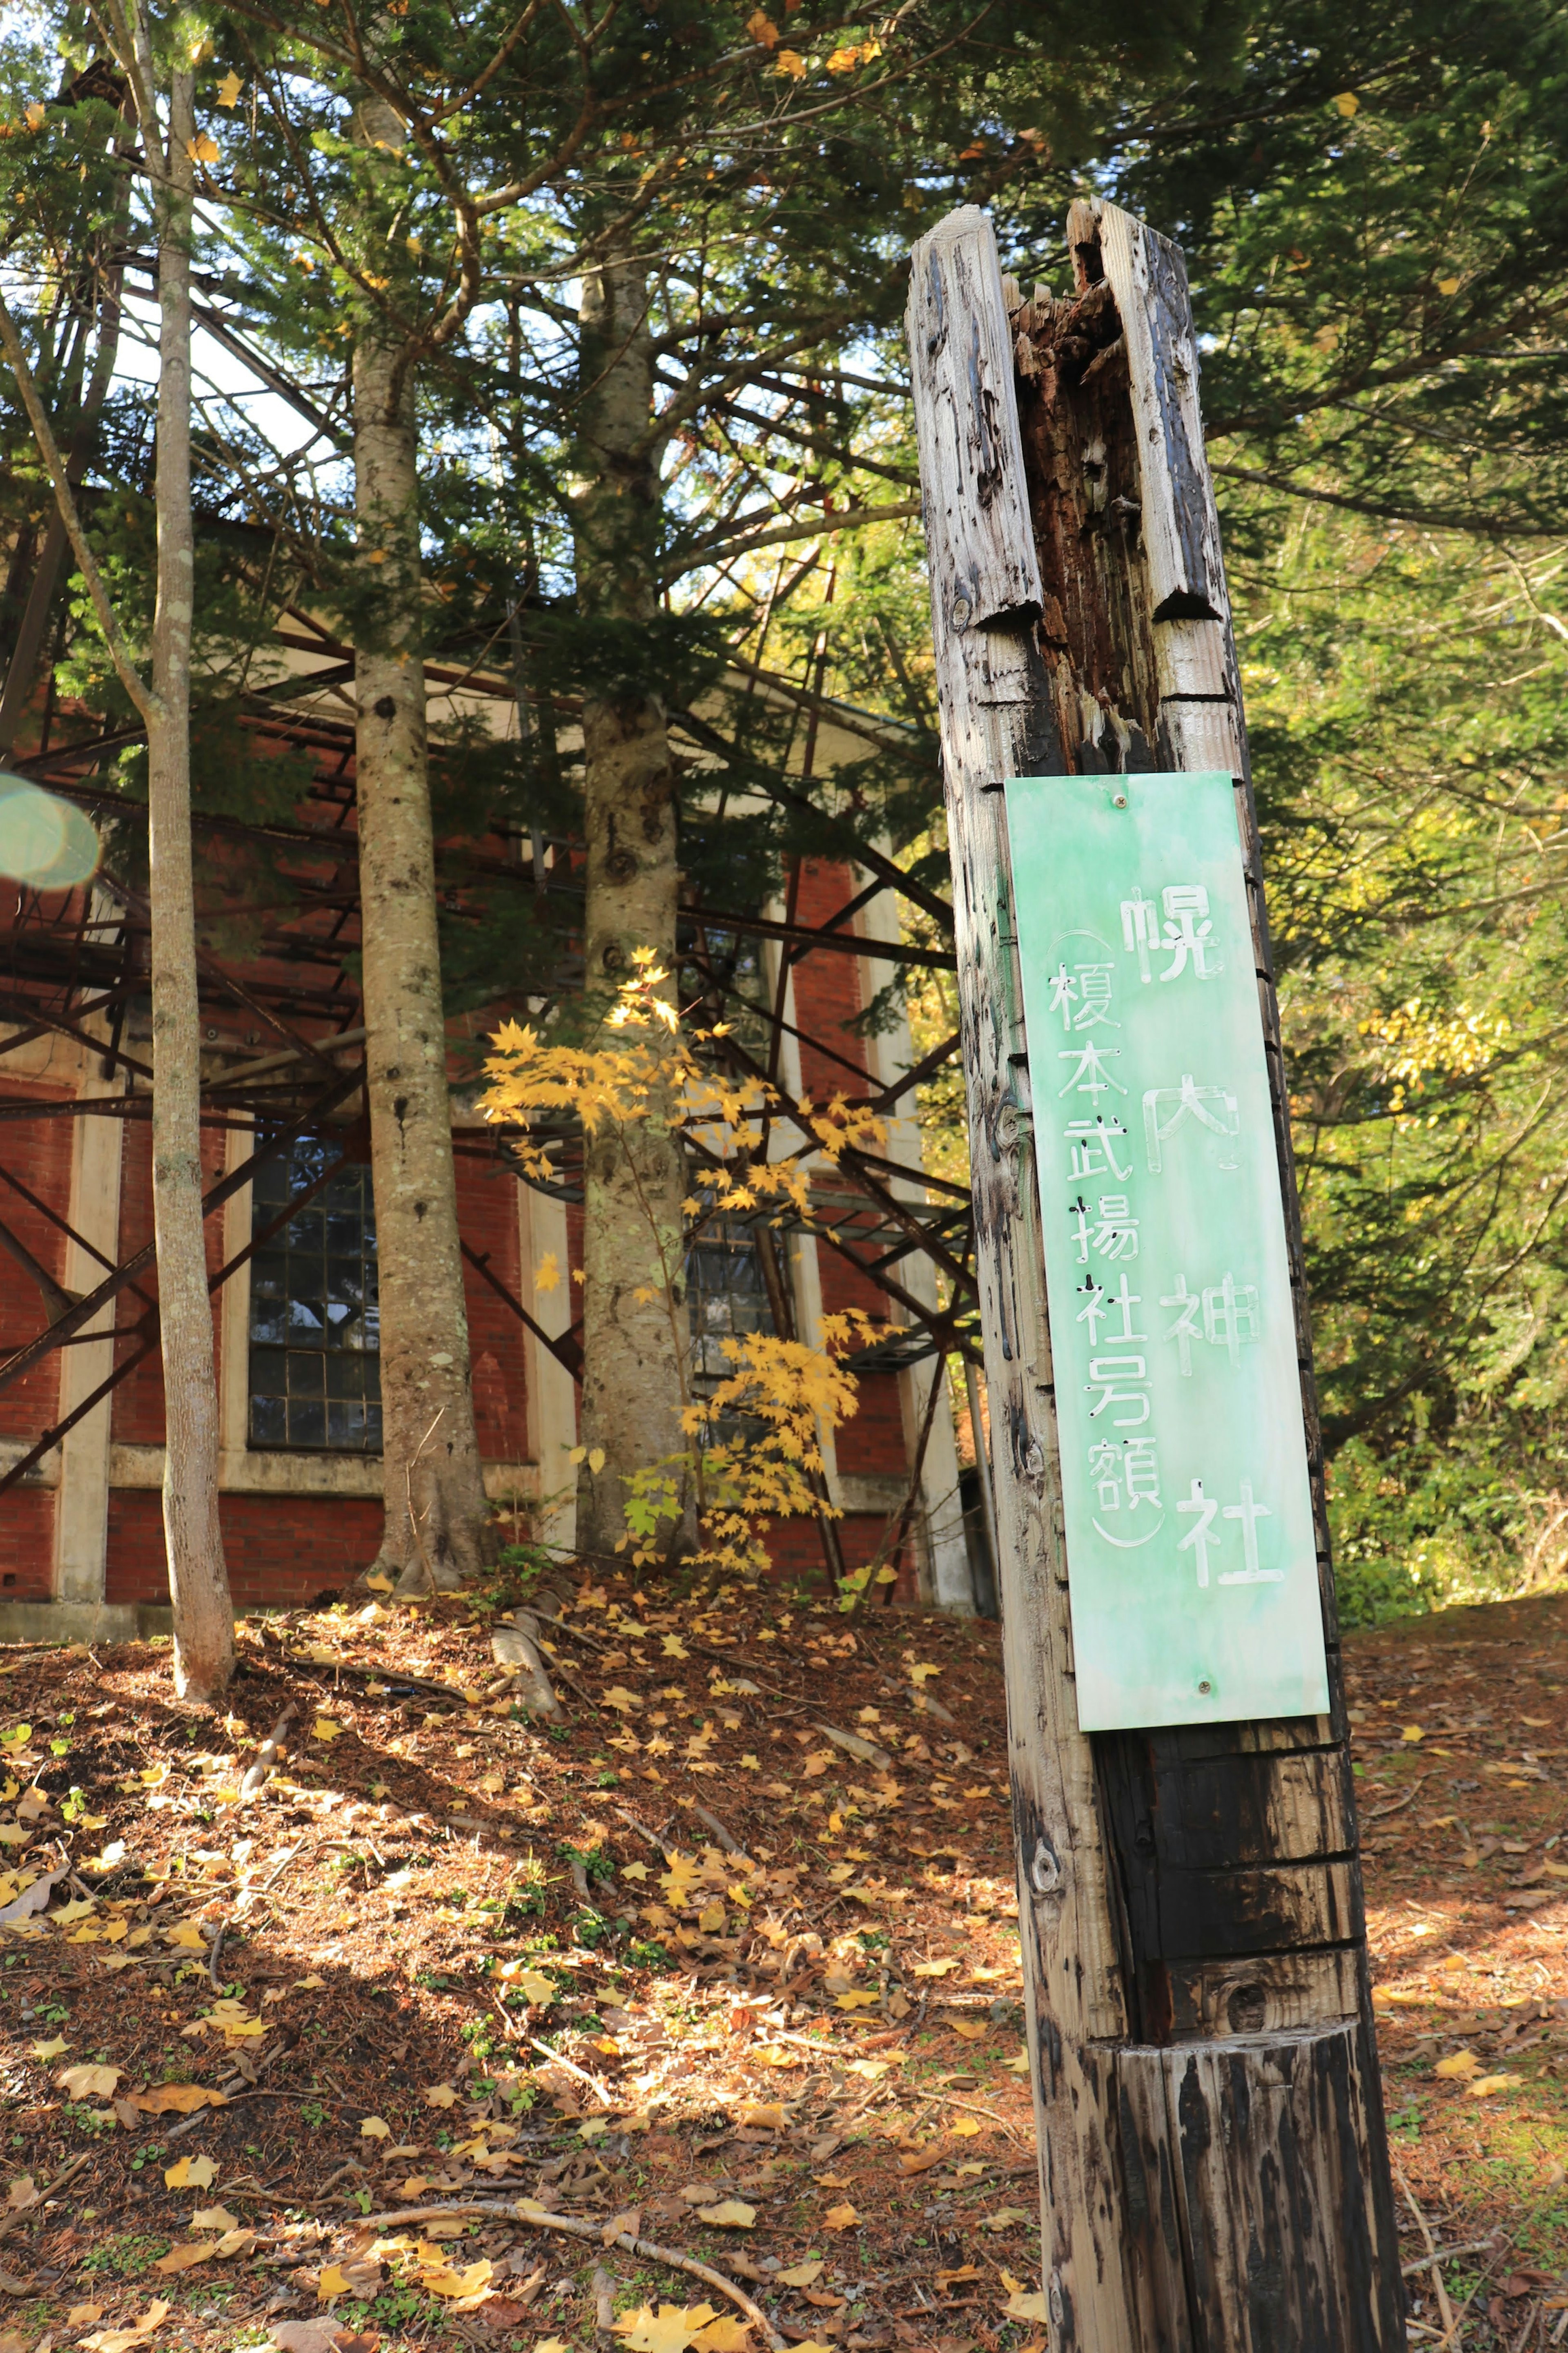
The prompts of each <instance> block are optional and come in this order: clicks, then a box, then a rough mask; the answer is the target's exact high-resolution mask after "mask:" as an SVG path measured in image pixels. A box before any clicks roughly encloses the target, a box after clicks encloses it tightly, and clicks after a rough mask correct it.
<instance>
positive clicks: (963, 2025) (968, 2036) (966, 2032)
mask: <svg viewBox="0 0 1568 2353" xmlns="http://www.w3.org/2000/svg"><path fill="white" fill-rule="evenodd" d="M950 2023H951V2025H952V2031H953V2032H954V2033H955V2034H956V2035H959V2036H961V2037H962V2039H963V2041H964V2042H979V2041H980V2040H981V2038H982V2036H984V2035H985V2034H987V2033H989V2031H990V2029H989V2028H988V2027H984V2026H982V2025H980V2024H978V2023H977V2022H976V2021H974V2020H973V2019H967V2018H955V2019H952V2021H950Z"/></svg>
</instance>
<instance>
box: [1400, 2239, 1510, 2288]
mask: <svg viewBox="0 0 1568 2353" xmlns="http://www.w3.org/2000/svg"><path fill="white" fill-rule="evenodd" d="M1496 2236H1497V2233H1496V2232H1495V2231H1494V2232H1491V2233H1489V2236H1488V2237H1486V2238H1484V2239H1467V2240H1466V2241H1465V2242H1464V2244H1463V2246H1459V2247H1439V2248H1438V2249H1437V2251H1436V2255H1429V2254H1428V2255H1417V2256H1416V2258H1415V2262H1414V2263H1401V2264H1400V2266H1399V2276H1400V2277H1401V2279H1408V2278H1409V2277H1410V2276H1411V2274H1412V2273H1413V2272H1424V2271H1427V2270H1429V2269H1430V2268H1431V2266H1432V2264H1433V2263H1434V2262H1436V2263H1457V2262H1458V2258H1459V2257H1460V2256H1461V2255H1484V2254H1485V2253H1486V2251H1487V2249H1488V2248H1489V2246H1490V2245H1491V2244H1492V2242H1493V2240H1494V2239H1495V2238H1496Z"/></svg>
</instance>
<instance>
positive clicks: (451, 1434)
mask: <svg viewBox="0 0 1568 2353" xmlns="http://www.w3.org/2000/svg"><path fill="white" fill-rule="evenodd" d="M391 129H392V131H393V133H394V139H393V140H389V142H388V143H395V142H396V141H400V140H401V136H402V132H401V127H400V126H397V125H395V123H394V124H391ZM405 361H406V354H405V353H404V352H403V350H402V349H401V346H400V345H399V344H398V343H394V342H393V341H392V340H391V339H389V338H388V337H386V336H383V335H380V334H378V333H377V332H375V331H374V330H370V331H367V332H365V333H363V334H362V335H361V337H360V340H359V343H358V346H357V348H356V350H355V353H354V370H353V385H354V504H355V511H356V512H357V514H358V517H359V532H360V540H359V561H360V565H361V569H362V574H363V579H364V582H365V586H366V604H367V607H369V609H370V611H371V614H372V618H371V620H370V622H369V624H368V625H367V626H366V627H364V628H363V629H362V636H363V637H368V638H369V639H370V640H371V642H370V643H369V644H368V645H364V644H362V645H361V646H360V647H359V649H357V651H356V654H355V662H354V679H355V691H356V699H357V705H358V709H357V715H356V720H355V733H354V744H355V757H356V763H357V769H358V796H359V849H360V892H361V904H362V906H363V925H364V939H363V986H364V1019H365V1031H366V1040H367V1042H366V1049H365V1063H366V1070H367V1073H368V1087H369V1094H370V1140H371V1174H372V1178H373V1181H374V1189H375V1226H376V1255H377V1262H378V1266H379V1270H380V1286H381V1394H382V1420H383V1433H384V1434H383V1450H384V1451H383V1463H384V1478H385V1497H386V1529H385V1534H384V1537H383V1539H382V1549H381V1556H380V1563H379V1565H380V1566H381V1567H384V1568H385V1569H387V1570H388V1571H389V1572H391V1573H393V1574H395V1575H397V1576H398V1577H401V1578H403V1579H404V1581H405V1590H409V1591H416V1590H418V1589H420V1588H424V1587H426V1586H427V1585H428V1584H429V1583H430V1582H431V1580H432V1579H434V1581H435V1582H436V1583H437V1584H439V1585H447V1586H449V1585H456V1584H458V1583H460V1582H461V1581H462V1580H463V1578H465V1577H469V1576H473V1575H476V1574H477V1573H478V1572H479V1571H480V1570H481V1569H482V1568H484V1567H485V1566H486V1565H487V1564H488V1563H489V1561H490V1560H492V1559H493V1558H494V1556H495V1545H494V1539H493V1535H492V1533H491V1529H490V1522H489V1506H488V1504H487V1503H486V1501H485V1488H484V1479H483V1476H482V1474H481V1472H480V1469H479V1440H478V1437H477V1436H476V1434H475V1430H474V1407H473V1398H472V1395H471V1393H470V1390H469V1386H468V1307H467V1303H466V1302H465V1299H464V1296H463V1261H462V1252H461V1250H460V1248H459V1245H458V1191H457V1181H456V1172H455V1168H454V1165H453V1160H452V1124H451V1109H450V1103H449V1100H448V1095H447V1030H446V1021H445V1018H444V1014H443V1010H442V1002H441V955H440V944H439V940H438V937H437V920H436V857H435V842H434V837H433V833H432V828H431V818H430V771H429V749H428V744H427V740H426V719H425V672H424V666H423V658H422V657H423V637H424V627H423V610H422V604H421V578H420V558H419V515H418V478H417V473H416V434H415V412H414V395H413V385H412V381H411V375H412V372H411V370H410V369H409V368H408V367H407V366H406V364H405Z"/></svg>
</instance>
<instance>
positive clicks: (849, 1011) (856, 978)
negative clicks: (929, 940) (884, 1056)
mask: <svg viewBox="0 0 1568 2353" xmlns="http://www.w3.org/2000/svg"><path fill="white" fill-rule="evenodd" d="M854 895H855V883H854V881H853V880H852V879H851V876H850V872H849V869H848V868H847V866H837V865H829V864H827V863H826V861H825V860H822V859H817V858H808V859H806V860H805V861H804V862H803V864H802V867H801V871H800V882H799V886H798V888H797V890H796V892H795V921H796V923H826V921H827V919H828V917H829V916H830V915H836V914H837V912H838V910H839V908H840V907H842V906H843V904H844V903H845V901H846V900H847V899H852V898H853V897H854ZM868 969H875V970H879V971H882V972H885V971H886V969H887V967H886V966H880V967H875V968H869V967H868ZM794 972H795V1027H796V1029H804V1030H805V1033H806V1037H807V1038H822V1039H825V1040H826V1043H827V1044H828V1045H830V1046H831V1047H832V1048H833V1050H834V1052H835V1053H836V1054H842V1055H843V1056H844V1058H845V1060H846V1061H849V1062H853V1063H854V1064H855V1066H856V1069H857V1070H859V1071H865V1069H866V1047H865V1042H864V1040H863V1039H859V1038H857V1037H856V1036H855V1035H854V1033H853V1031H851V1030H847V1029H845V1028H844V1027H843V1025H844V1023H846V1022H847V1021H853V1020H854V1019H855V1018H856V1017H857V1015H858V1014H859V1012H860V1011H861V1009H862V1007H863V1005H864V1003H865V1002H866V1001H867V998H865V997H862V994H861V992H862V990H863V989H867V990H868V995H869V994H870V993H874V991H875V989H876V987H877V986H878V982H877V981H876V979H875V978H872V979H871V980H870V982H869V984H868V981H867V979H866V977H865V975H864V974H863V972H862V967H861V963H860V959H859V957H858V956H851V955H844V954H843V952H842V950H840V949H838V948H818V949H816V951H815V953H814V954H812V955H805V956H803V957H802V958H801V960H800V962H799V963H798V964H797V965H795V968H794ZM800 1074H801V1082H802V1084H803V1086H804V1088H805V1092H806V1093H807V1094H808V1095H810V1096H811V1098H812V1100H813V1101H814V1102H816V1103H825V1102H827V1101H829V1100H830V1099H831V1098H832V1097H833V1096H834V1095H839V1094H841V1095H846V1096H847V1097H849V1098H850V1099H851V1100H853V1099H854V1097H855V1096H857V1095H865V1094H868V1093H869V1092H870V1091H871V1090H870V1083H869V1081H868V1079H865V1078H862V1079H861V1080H860V1081H859V1082H857V1080H856V1077H855V1074H854V1071H847V1070H845V1069H844V1068H843V1065H842V1064H841V1063H838V1062H834V1061H829V1060H828V1059H827V1057H826V1054H818V1053H816V1052H814V1051H813V1050H812V1048H811V1047H810V1046H809V1045H808V1044H806V1043H805V1040H803V1041H802V1044H801V1049H800Z"/></svg>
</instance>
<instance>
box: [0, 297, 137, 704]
mask: <svg viewBox="0 0 1568 2353" xmlns="http://www.w3.org/2000/svg"><path fill="white" fill-rule="evenodd" d="M0 347H3V348H4V350H5V357H6V358H7V359H8V360H9V361H10V363H11V373H12V374H13V375H14V376H15V377H16V388H17V390H18V391H19V392H20V394H21V396H22V406H23V407H24V408H25V409H26V412H27V422H28V424H29V425H30V426H31V427H32V428H33V438H34V440H35V441H36V442H37V445H38V450H39V454H40V455H41V457H42V458H43V460H44V464H45V466H46V468H47V470H48V477H49V480H50V482H51V484H52V485H53V488H54V493H55V504H56V506H57V507H58V509H59V516H60V521H61V522H63V523H64V525H65V527H66V536H67V538H68V540H69V541H70V543H71V553H72V554H73V555H74V556H75V557H76V560H77V567H78V569H79V572H80V574H81V576H82V578H83V580H84V581H85V582H86V583H87V593H88V595H89V596H90V597H91V599H92V609H93V611H94V612H95V613H96V614H97V616H98V625H99V627H100V629H101V630H102V631H103V636H104V641H105V643H106V644H107V646H108V648H109V651H110V659H111V660H112V661H113V664H114V668H115V671H116V673H117V675H118V677H119V680H120V683H121V686H122V687H123V688H124V689H125V691H126V693H127V694H128V695H129V696H130V697H131V700H132V702H133V703H134V704H135V706H136V708H137V710H138V711H139V712H141V714H142V719H143V721H145V723H147V724H148V725H149V726H151V725H152V723H153V719H154V718H155V717H156V716H157V715H158V701H157V697H156V696H155V695H154V694H153V691H152V689H151V687H150V686H149V685H148V684H147V681H145V679H144V678H143V677H142V673H141V671H140V670H138V669H137V667H136V665H135V663H134V661H133V660H132V658H131V649H130V647H129V646H128V645H127V644H126V641H125V638H124V635H123V633H122V631H121V627H120V623H119V621H118V620H117V619H116V617H115V612H114V607H113V606H112V604H111V603H110V596H109V591H108V589H107V588H106V587H105V586H104V580H103V575H102V573H101V572H100V570H99V568H98V559H97V557H96V556H95V555H94V554H93V552H92V550H91V548H90V547H89V545H88V543H87V533H86V532H85V531H84V530H83V529H82V522H81V514H80V512H79V508H78V506H77V502H76V496H75V493H74V492H73V491H72V489H71V486H70V480H69V477H68V474H67V472H66V466H65V459H63V458H62V457H61V455H60V448H59V443H58V441H57V440H56V439H55V433H54V427H53V426H52V425H51V424H50V423H49V419H48V413H47V410H46V408H45V406H44V404H43V401H42V399H41V398H40V396H39V393H38V386H37V381H36V379H35V377H34V375H33V371H32V369H31V368H30V367H29V366H28V364H27V354H26V350H25V348H24V346H23V343H22V338H21V336H20V334H19V333H18V332H17V331H16V320H15V319H14V318H13V317H12V316H11V313H10V311H9V310H8V308H7V307H6V303H5V297H4V295H0Z"/></svg>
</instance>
